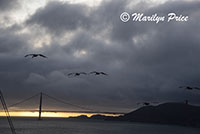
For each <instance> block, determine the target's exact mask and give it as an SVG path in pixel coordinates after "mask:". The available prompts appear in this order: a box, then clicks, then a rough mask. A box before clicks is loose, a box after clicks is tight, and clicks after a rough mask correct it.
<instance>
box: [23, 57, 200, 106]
mask: <svg viewBox="0 0 200 134" xmlns="http://www.w3.org/2000/svg"><path fill="white" fill-rule="evenodd" d="M24 57H32V58H36V57H42V58H48V57H47V56H45V55H43V54H27V55H25V56H24ZM66 75H67V76H68V77H70V78H71V77H77V76H81V75H95V76H98V75H104V76H108V74H107V73H105V72H98V71H92V72H89V73H86V72H72V73H68V74H66ZM179 88H183V89H186V90H200V88H199V87H191V86H180V87H179ZM186 102H187V103H188V100H186ZM155 103H158V102H139V103H137V105H140V104H142V105H144V106H149V105H151V104H155Z"/></svg>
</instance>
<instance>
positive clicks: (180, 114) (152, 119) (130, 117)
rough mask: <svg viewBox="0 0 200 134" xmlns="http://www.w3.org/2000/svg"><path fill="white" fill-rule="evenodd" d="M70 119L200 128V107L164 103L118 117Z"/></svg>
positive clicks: (80, 117) (96, 116)
mask: <svg viewBox="0 0 200 134" xmlns="http://www.w3.org/2000/svg"><path fill="white" fill-rule="evenodd" d="M69 119H81V120H82V119H86V120H108V121H129V122H140V123H156V124H169V125H181V126H191V127H200V106H193V105H189V104H184V103H164V104H160V105H158V106H144V107H141V108H139V109H137V110H135V111H133V112H130V113H127V114H124V115H122V116H118V117H110V116H103V115H93V116H91V117H87V116H78V117H70V118H69Z"/></svg>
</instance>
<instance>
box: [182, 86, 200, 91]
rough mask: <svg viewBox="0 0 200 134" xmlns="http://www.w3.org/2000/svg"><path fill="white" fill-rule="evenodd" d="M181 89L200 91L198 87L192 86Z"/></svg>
mask: <svg viewBox="0 0 200 134" xmlns="http://www.w3.org/2000/svg"><path fill="white" fill-rule="evenodd" d="M179 88H184V89H186V90H193V89H196V90H200V88H198V87H190V86H185V87H184V86H180V87H179Z"/></svg>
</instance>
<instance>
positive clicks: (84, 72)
mask: <svg viewBox="0 0 200 134" xmlns="http://www.w3.org/2000/svg"><path fill="white" fill-rule="evenodd" d="M79 74H85V75H86V74H87V73H85V72H80V73H79Z"/></svg>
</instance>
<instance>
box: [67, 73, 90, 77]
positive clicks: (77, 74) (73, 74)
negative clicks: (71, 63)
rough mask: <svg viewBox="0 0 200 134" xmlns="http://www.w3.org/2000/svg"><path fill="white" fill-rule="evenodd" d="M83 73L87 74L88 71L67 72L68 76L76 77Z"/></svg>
mask: <svg viewBox="0 0 200 134" xmlns="http://www.w3.org/2000/svg"><path fill="white" fill-rule="evenodd" d="M81 74H83V75H87V73H85V72H79V73H77V72H76V73H69V74H67V76H68V77H72V76H74V77H76V76H80V75H81Z"/></svg>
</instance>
